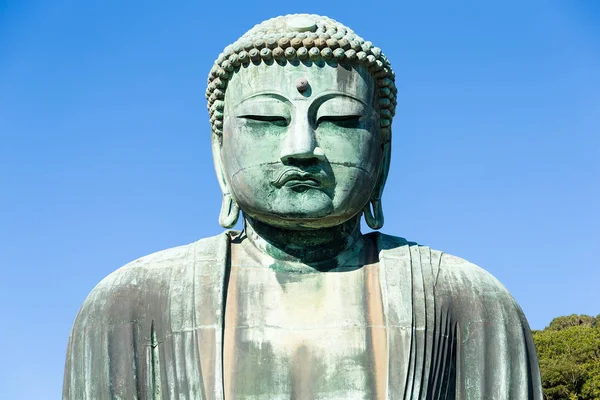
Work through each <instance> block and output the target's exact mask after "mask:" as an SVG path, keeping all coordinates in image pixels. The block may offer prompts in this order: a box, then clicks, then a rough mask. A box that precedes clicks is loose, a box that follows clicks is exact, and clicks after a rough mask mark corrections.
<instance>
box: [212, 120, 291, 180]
mask: <svg viewBox="0 0 600 400" xmlns="http://www.w3.org/2000/svg"><path fill="white" fill-rule="evenodd" d="M279 152H280V143H279V140H277V138H267V137H265V136H259V135H256V134H254V133H252V132H250V129H248V128H247V127H246V126H244V125H243V124H241V123H237V124H236V123H232V122H231V121H228V123H226V125H225V127H224V129H223V146H222V150H221V157H222V160H223V164H224V165H225V166H226V172H227V173H228V175H229V176H230V177H231V176H232V175H234V174H236V173H238V172H239V171H241V170H244V169H248V168H255V167H259V166H268V165H272V164H273V163H274V162H276V161H278V160H279Z"/></svg>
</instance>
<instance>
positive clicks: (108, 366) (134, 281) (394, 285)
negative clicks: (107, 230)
mask: <svg viewBox="0 0 600 400" xmlns="http://www.w3.org/2000/svg"><path fill="white" fill-rule="evenodd" d="M206 94H207V100H208V108H209V115H210V122H211V126H212V135H213V155H214V160H215V169H216V172H217V178H218V180H219V183H220V186H221V189H222V191H223V206H222V209H221V214H220V216H219V222H220V223H221V225H222V226H223V227H225V228H231V227H232V226H233V225H234V224H235V222H236V221H237V219H238V216H239V214H240V211H241V212H242V215H243V218H244V230H243V231H242V232H231V231H230V232H226V233H224V234H222V235H219V236H217V237H214V238H207V239H202V240H200V241H198V242H196V243H192V244H190V245H187V246H182V247H178V248H174V249H169V250H165V251H162V252H158V253H155V254H152V255H150V256H146V257H143V258H141V259H139V260H136V261H134V262H132V263H130V264H128V265H126V266H124V267H123V268H121V269H119V270H117V271H115V272H114V273H113V274H111V275H110V276H108V277H107V278H105V279H104V280H103V281H102V282H101V283H100V284H99V285H98V286H97V287H96V288H95V289H94V290H93V291H92V293H91V294H90V295H89V297H88V298H87V300H86V301H85V303H84V305H83V306H82V308H81V310H80V312H79V314H78V316H77V319H76V321H75V324H74V326H73V330H72V334H71V337H70V340H69V350H68V354H67V364H66V367H65V383H64V392H63V393H64V394H63V398H64V399H73V400H75V399H77V400H80V399H290V398H292V399H346V400H350V399H401V398H405V399H480V400H483V399H519V400H520V399H536V400H537V399H541V385H540V379H539V370H538V365H537V358H536V354H535V347H534V346H533V342H532V339H531V332H530V330H529V327H528V325H527V321H526V320H525V317H524V316H523V313H522V311H521V310H520V308H519V306H518V305H517V304H516V303H515V301H514V299H513V298H512V297H511V296H510V294H509V293H508V292H507V291H506V289H504V287H503V286H502V285H501V284H500V283H499V282H498V281H497V280H496V279H494V278H493V277H492V276H491V275H489V274H488V273H487V272H485V271H484V270H482V269H481V268H479V267H477V266H475V265H473V264H470V263H468V262H467V261H465V260H462V259H460V258H457V257H454V256H450V255H447V254H444V253H442V252H440V251H436V250H431V249H429V248H428V247H425V246H419V245H417V244H415V243H410V242H407V241H406V240H404V239H401V238H395V237H392V236H387V235H383V234H379V233H372V234H368V235H363V234H362V233H361V232H360V220H361V218H362V216H364V217H365V219H366V222H367V224H368V225H369V226H370V227H371V228H373V229H379V228H381V226H382V225H383V208H382V204H381V195H382V192H383V188H384V185H385V182H386V178H387V173H388V170H389V165H390V143H391V119H392V117H393V115H394V110H395V104H396V87H395V85H394V74H393V72H392V69H391V66H390V64H389V62H388V60H387V58H386V57H385V55H383V54H382V52H381V50H380V49H379V48H377V47H375V46H373V44H372V43H370V42H368V41H365V40H364V39H362V38H361V37H359V36H358V35H356V34H355V33H354V32H353V31H352V30H351V29H349V28H347V27H345V26H343V25H341V24H339V23H338V22H336V21H334V20H331V19H329V18H326V17H320V16H316V15H292V16H285V17H277V18H274V19H271V20H268V21H265V22H264V23H262V24H260V25H257V26H256V27H254V28H253V29H251V30H250V31H249V32H248V33H246V34H245V35H244V36H242V38H240V39H239V40H238V41H236V42H235V43H234V44H232V45H231V46H228V47H227V48H226V49H225V50H224V52H223V53H222V54H221V55H219V57H218V58H217V60H216V62H215V66H214V67H213V69H212V70H211V72H210V75H209V85H208V89H207V93H206ZM424 184H427V183H424Z"/></svg>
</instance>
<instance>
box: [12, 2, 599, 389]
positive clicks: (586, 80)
mask: <svg viewBox="0 0 600 400" xmlns="http://www.w3.org/2000/svg"><path fill="white" fill-rule="evenodd" d="M277 3H279V4H278V5H272V4H269V3H267V2H262V1H252V2H241V1H237V0H234V1H232V2H226V1H213V2H204V3H202V4H201V2H199V1H194V2H192V1H189V2H179V3H178V4H175V3H170V2H164V1H163V2H152V1H150V2H148V1H127V2H125V1H114V0H112V1H77V2H76V1H33V0H32V1H9V0H4V1H2V0H0V246H1V247H0V249H1V256H0V268H1V271H2V278H0V307H1V308H0V316H1V320H0V321H1V322H0V354H2V362H1V363H0V383H1V384H0V387H1V389H0V392H1V394H0V397H2V398H6V399H27V400H29V399H36V400H37V399H58V398H59V397H60V391H61V385H62V369H63V363H64V356H65V349H66V345H67V339H68V335H69V331H70V328H71V324H72V322H73V319H74V318H75V315H76V313H77V311H78V309H79V306H80V304H81V303H82V302H83V300H84V298H85V296H86V295H87V293H88V292H89V291H90V290H91V289H92V288H93V287H94V285H95V284H96V283H98V282H99V281H100V280H101V279H102V278H103V277H104V276H106V275H107V274H109V273H110V272H111V271H113V270H115V269H116V268H118V267H119V266H121V265H123V264H125V263H127V262H129V261H131V260H133V259H135V258H138V257H140V256H142V255H145V254H148V253H151V252H154V251H157V250H161V249H164V248H167V247H171V246H175V245H180V244H185V243H188V242H191V241H194V240H196V239H198V238H201V237H206V236H209V235H214V234H217V233H218V232H220V231H221V228H220V227H219V225H218V223H217V215H218V211H219V206H220V191H219V188H218V185H217V181H216V179H215V177H214V174H213V167H212V159H211V153H210V127H209V123H208V117H207V113H206V110H205V106H206V103H205V100H204V90H205V83H206V75H207V73H208V71H209V69H210V67H211V65H212V62H213V60H214V59H215V58H216V56H217V55H218V54H219V52H220V51H221V50H222V48H223V47H224V46H225V45H227V44H229V43H231V42H233V41H234V40H235V39H236V38H237V37H239V36H240V35H241V34H243V33H244V32H245V31H246V30H247V29H249V28H251V27H252V26H253V25H254V24H256V23H258V22H260V21H262V20H264V19H266V18H270V17H273V16H276V15H280V14H287V13H292V12H311V13H319V14H323V15H327V16H330V17H332V18H334V19H338V20H339V21H341V22H343V23H345V24H347V25H348V26H350V27H351V28H353V29H354V30H355V31H356V32H357V33H358V34H359V35H361V36H363V37H365V38H366V39H367V40H371V41H372V42H373V43H375V44H376V45H377V46H379V47H381V48H382V49H383V50H384V52H385V53H386V54H387V55H388V57H389V59H390V60H391V62H392V65H393V66H394V69H395V71H396V74H397V77H398V78H397V85H398V88H399V93H398V108H397V117H396V119H395V121H394V125H393V135H394V141H393V159H392V167H391V172H390V178H389V180H388V184H387V189H386V193H385V196H384V208H385V215H386V225H385V227H384V229H383V231H384V232H386V233H390V234H394V235H398V236H404V237H407V238H409V239H411V240H415V241H418V242H420V243H423V244H428V245H430V246H431V247H434V248H437V249H441V250H444V251H446V252H449V253H452V254H455V255H458V256H461V257H464V258H467V259H468V260H470V261H472V262H475V263H476V264H479V265H481V266H482V267H484V268H486V269H487V270H488V271H490V272H491V273H493V274H494V275H495V276H497V277H498V278H499V279H500V280H501V281H502V282H503V283H504V284H505V285H506V286H507V287H508V289H509V290H510V291H511V292H512V293H513V295H514V296H515V298H516V299H517V301H518V302H519V303H520V304H521V305H522V307H523V309H524V311H525V313H526V315H527V316H528V318H529V321H530V323H531V325H532V327H533V328H535V329H541V328H543V327H544V326H546V325H547V324H548V323H549V322H550V320H551V319H552V318H553V317H555V316H559V315H564V314H571V313H586V314H599V313H600V272H599V270H600V268H599V267H600V263H599V261H598V250H600V246H599V245H600V228H599V226H600V224H599V222H600V219H599V216H600V212H599V211H598V208H599V207H598V206H599V204H600V166H599V164H600V161H599V160H600V2H599V1H596V0H588V1H575V0H573V1H558V0H557V1H552V0H539V1H496V2H489V1H480V0H479V1H469V2H464V1H443V2H442V1H440V2H417V1H387V2H341V1H322V0H318V1H313V0H304V1H302V2H296V3H293V2H287V1H279V2H277ZM300 4H301V6H300ZM384 4H385V5H384ZM369 6H378V7H380V8H378V9H369V8H368V7H369ZM225 13H227V14H225Z"/></svg>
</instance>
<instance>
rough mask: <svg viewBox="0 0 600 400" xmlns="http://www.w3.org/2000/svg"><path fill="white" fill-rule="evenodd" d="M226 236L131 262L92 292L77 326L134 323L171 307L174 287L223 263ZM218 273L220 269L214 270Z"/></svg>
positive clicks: (80, 312)
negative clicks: (197, 271)
mask: <svg viewBox="0 0 600 400" xmlns="http://www.w3.org/2000/svg"><path fill="white" fill-rule="evenodd" d="M227 244H228V240H227V233H223V234H220V235H217V236H213V237H209V238H204V239H200V240H198V241H196V242H193V243H190V244H187V245H183V246H178V247H173V248H170V249H166V250H162V251H158V252H156V253H152V254H149V255H146V256H144V257H141V258H138V259H137V260H134V261H131V262H129V263H127V264H125V265H124V266H122V267H121V268H119V269H117V270H116V271H114V272H112V273H111V274H110V275H108V276H107V277H105V278H104V279H103V280H102V281H100V283H98V285H96V287H95V288H94V289H93V290H92V291H91V292H90V294H89V295H88V296H87V298H86V300H85V301H84V303H83V305H82V306H81V309H80V311H79V313H78V316H77V319H76V325H77V324H78V323H83V324H89V323H92V322H104V323H106V322H109V323H118V322H119V321H125V320H128V321H130V322H131V321H133V320H135V319H136V318H137V316H138V315H141V314H144V313H145V312H146V311H150V310H151V309H152V308H157V307H158V308H161V307H163V306H164V305H166V304H168V302H169V297H170V292H171V290H172V287H173V286H174V284H175V285H177V286H185V285H186V280H187V281H190V282H189V283H190V284H193V282H191V281H192V280H193V274H194V272H195V271H194V268H196V267H197V266H198V265H203V264H206V265H211V266H214V265H215V264H217V263H221V264H222V263H223V261H222V259H223V260H224V258H225V257H226V248H227ZM215 269H218V268H215Z"/></svg>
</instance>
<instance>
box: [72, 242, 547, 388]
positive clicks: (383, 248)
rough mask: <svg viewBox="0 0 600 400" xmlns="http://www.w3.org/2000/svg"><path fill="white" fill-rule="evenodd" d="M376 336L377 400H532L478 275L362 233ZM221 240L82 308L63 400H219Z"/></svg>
mask: <svg viewBox="0 0 600 400" xmlns="http://www.w3.org/2000/svg"><path fill="white" fill-rule="evenodd" d="M369 236H371V239H372V240H373V241H374V242H375V243H376V245H377V249H378V251H379V268H378V269H377V271H378V274H379V276H378V277H377V282H376V284H377V285H378V286H379V290H378V291H376V292H377V295H378V296H381V304H382V308H383V324H384V327H385V329H384V332H385V334H384V335H382V337H379V338H378V340H380V342H379V343H378V347H379V348H380V349H382V351H379V352H378V353H377V355H376V357H378V358H380V360H378V361H377V362H376V363H377V364H378V365H383V368H381V371H379V370H378V371H377V375H378V377H377V381H378V382H380V383H378V384H381V386H382V388H380V389H381V390H379V391H378V393H379V394H378V398H386V399H440V400H442V399H460V400H462V399H469V400H475V399H478V400H488V399H514V400H527V399H535V400H541V399H542V394H541V383H540V375H539V368H538V361H537V356H536V352H535V346H534V344H533V340H532V336H531V331H530V329H529V327H528V324H527V321H526V319H525V317H524V315H523V312H522V311H521V309H520V307H519V306H518V305H517V303H516V302H515V300H514V299H513V298H512V296H511V295H510V294H509V293H508V292H507V290H506V289H505V288H504V287H503V286H502V285H501V284H500V283H499V282H498V281H497V280H496V279H495V278H494V277H492V276H491V275H490V274H489V273H487V272H486V271H484V270H483V269H481V268H479V267H477V266H475V265H474V264H471V263H469V262H467V261H465V260H463V259H460V258H458V257H454V256H451V255H448V254H445V253H442V252H440V251H436V250H432V249H430V248H429V247H426V246H420V245H417V244H415V243H411V242H407V241H406V240H404V239H402V238H397V237H392V236H388V235H384V234H380V233H372V234H369ZM231 237H232V232H226V233H223V234H221V235H218V236H215V237H212V238H207V239H202V240H199V241H197V242H195V243H192V244H190V245H186V246H181V247H176V248H172V249H168V250H164V251H161V252H158V253H154V254H151V255H148V256H146V257H143V258H140V259H138V260H136V261H133V262H131V263H129V264H127V265H126V266H124V267H122V268H120V269H119V270H117V271H115V272H113V273H112V274H110V275H109V276H108V277H106V278H105V279H104V280H103V281H102V282H100V283H99V284H98V286H96V288H94V289H93V290H92V292H91V293H90V295H89V296H88V298H87V299H86V300H85V302H84V304H83V306H82V307H81V310H80V311H79V314H78V315H77V318H76V320H75V323H74V326H73V329H72V332H71V336H70V338H69V345H68V352H67V362H66V366H65V380H64V387H63V399H64V400H91V399H123V400H125V399H127V400H133V399H139V400H142V399H144V400H145V399H149V400H150V399H152V400H158V399H161V400H163V399H211V400H212V399H215V400H223V399H224V391H223V333H224V326H223V324H224V315H225V309H224V307H226V304H225V303H226V302H225V300H224V299H226V291H227V280H228V264H229V253H230V246H231V243H230V242H231Z"/></svg>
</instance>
